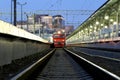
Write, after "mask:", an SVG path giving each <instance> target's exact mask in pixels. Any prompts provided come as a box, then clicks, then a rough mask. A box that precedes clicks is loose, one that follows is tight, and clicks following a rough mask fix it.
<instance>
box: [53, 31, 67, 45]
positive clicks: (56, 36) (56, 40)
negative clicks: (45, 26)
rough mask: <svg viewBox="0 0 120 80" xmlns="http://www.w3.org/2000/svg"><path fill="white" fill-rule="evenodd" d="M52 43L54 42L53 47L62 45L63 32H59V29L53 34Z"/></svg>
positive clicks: (63, 43)
mask: <svg viewBox="0 0 120 80" xmlns="http://www.w3.org/2000/svg"><path fill="white" fill-rule="evenodd" d="M53 43H54V47H64V46H65V34H64V33H61V32H60V31H59V32H58V33H55V34H53Z"/></svg>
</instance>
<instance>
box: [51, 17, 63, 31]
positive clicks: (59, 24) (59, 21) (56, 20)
mask: <svg viewBox="0 0 120 80" xmlns="http://www.w3.org/2000/svg"><path fill="white" fill-rule="evenodd" d="M53 26H54V28H62V29H64V28H65V21H64V18H63V16H61V15H55V16H53Z"/></svg>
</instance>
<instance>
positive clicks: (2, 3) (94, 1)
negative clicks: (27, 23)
mask: <svg viewBox="0 0 120 80" xmlns="http://www.w3.org/2000/svg"><path fill="white" fill-rule="evenodd" d="M106 1H107V0H17V2H20V3H21V4H23V3H25V2H26V3H27V4H26V5H24V6H23V12H27V13H30V12H32V13H36V12H37V11H39V10H46V11H47V10H80V11H82V10H88V11H89V10H93V12H94V11H95V10H97V9H98V8H99V7H100V6H101V5H103V4H104V3H105V2H106ZM20 10H21V8H20V6H19V5H17V11H18V13H19V14H18V17H17V19H18V20H19V19H20ZM10 12H11V0H0V19H2V20H4V21H7V22H10ZM93 12H90V13H89V15H84V14H85V13H84V14H83V15H81V14H82V13H79V14H77V15H70V16H69V15H67V17H68V16H69V18H68V19H67V20H68V21H66V22H69V21H71V19H72V20H73V21H72V22H75V23H74V24H76V22H80V23H78V24H77V25H79V24H81V23H82V22H83V21H84V20H86V19H87V18H88V17H89V16H90V15H91V14H92V13H93ZM1 13H4V14H1ZM74 13H75V12H74ZM59 14H60V13H59ZM61 14H62V13H61ZM67 14H68V13H67ZM86 14H87V12H86ZM23 16H24V17H25V15H23ZM63 16H64V17H65V18H66V16H65V15H63ZM78 16H79V17H78ZM76 27H77V26H76Z"/></svg>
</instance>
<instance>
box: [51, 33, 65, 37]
mask: <svg viewBox="0 0 120 80" xmlns="http://www.w3.org/2000/svg"><path fill="white" fill-rule="evenodd" d="M64 37H65V35H63V34H62V35H60V34H56V35H53V38H64Z"/></svg>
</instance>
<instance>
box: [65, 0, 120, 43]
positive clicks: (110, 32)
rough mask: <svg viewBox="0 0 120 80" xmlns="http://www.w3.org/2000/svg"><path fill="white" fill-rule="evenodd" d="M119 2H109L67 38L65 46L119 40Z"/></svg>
mask: <svg viewBox="0 0 120 80" xmlns="http://www.w3.org/2000/svg"><path fill="white" fill-rule="evenodd" d="M119 36H120V1H119V0H109V1H107V2H106V3H105V4H103V5H102V6H101V7H100V8H99V9H98V10H96V12H94V13H93V14H92V15H91V16H90V17H89V18H88V19H87V20H86V21H85V22H84V23H83V24H81V25H80V26H79V27H78V28H77V29H76V30H75V31H74V32H73V33H72V34H71V35H69V36H68V37H67V41H66V43H67V44H81V43H96V42H108V41H119V40H120V37H119Z"/></svg>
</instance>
